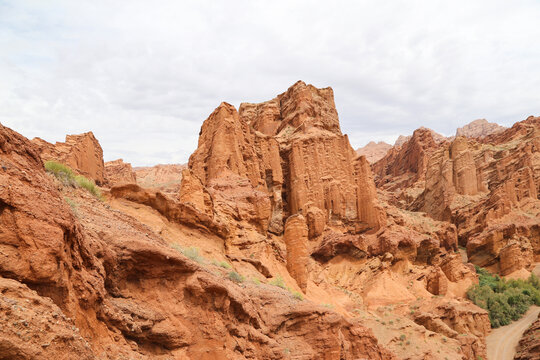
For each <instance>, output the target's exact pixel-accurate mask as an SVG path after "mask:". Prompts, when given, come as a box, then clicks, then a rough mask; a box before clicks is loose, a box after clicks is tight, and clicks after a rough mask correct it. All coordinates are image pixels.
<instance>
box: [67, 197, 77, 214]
mask: <svg viewBox="0 0 540 360" xmlns="http://www.w3.org/2000/svg"><path fill="white" fill-rule="evenodd" d="M64 200H65V201H66V202H67V203H68V205H69V206H70V207H71V212H72V213H73V215H75V216H77V217H78V216H79V211H78V207H79V205H78V204H77V203H76V202H75V201H73V200H72V199H70V198H68V197H67V196H64Z"/></svg>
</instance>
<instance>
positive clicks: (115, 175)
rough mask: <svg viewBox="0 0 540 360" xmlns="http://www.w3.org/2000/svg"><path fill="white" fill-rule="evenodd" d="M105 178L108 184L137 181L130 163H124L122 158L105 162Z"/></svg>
mask: <svg viewBox="0 0 540 360" xmlns="http://www.w3.org/2000/svg"><path fill="white" fill-rule="evenodd" d="M105 178H106V179H107V184H108V185H109V186H113V185H122V184H135V183H136V182H137V177H136V176H135V172H134V171H133V168H132V167H131V164H129V163H125V162H124V161H123V160H122V159H118V160H114V161H107V162H106V163H105Z"/></svg>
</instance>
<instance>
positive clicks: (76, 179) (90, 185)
mask: <svg viewBox="0 0 540 360" xmlns="http://www.w3.org/2000/svg"><path fill="white" fill-rule="evenodd" d="M45 171H47V172H48V173H49V174H52V175H54V177H56V178H57V179H58V180H59V181H60V182H61V183H62V184H64V186H74V187H80V188H84V189H86V190H88V192H89V193H90V194H92V195H94V196H95V197H97V198H98V199H100V200H101V199H102V196H101V191H100V190H99V187H97V186H96V184H95V183H94V181H92V180H90V179H87V178H85V177H84V176H82V175H77V176H75V173H74V172H73V170H71V168H70V167H69V166H66V165H64V164H61V163H59V162H56V161H52V160H51V161H46V162H45Z"/></svg>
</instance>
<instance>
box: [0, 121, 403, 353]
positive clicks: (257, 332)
mask: <svg viewBox="0 0 540 360" xmlns="http://www.w3.org/2000/svg"><path fill="white" fill-rule="evenodd" d="M0 164H1V167H0V292H1V293H2V297H1V298H0V313H1V314H2V316H1V317H0V318H1V320H0V322H1V325H2V326H0V335H1V341H0V350H1V351H0V352H1V354H2V356H3V357H5V358H17V359H35V358H49V357H52V356H54V357H57V358H60V359H68V358H73V357H76V358H78V359H94V358H95V359H105V358H137V359H155V358H183V359H205V358H208V359H210V358H211V359H231V358H239V359H242V358H257V359H265V358H273V359H284V358H287V357H288V355H287V354H288V353H290V354H291V355H290V356H294V357H304V358H323V357H324V358H326V359H330V360H334V359H335V360H338V359H354V358H370V359H394V358H395V356H393V355H392V354H391V353H389V352H388V351H386V350H384V349H382V348H381V347H380V345H379V344H378V342H377V340H376V339H375V338H374V336H373V334H372V332H371V331H370V330H368V329H367V328H365V327H364V326H362V325H361V323H360V322H359V321H357V320H354V319H351V320H348V319H346V318H344V317H343V316H342V315H339V314H338V313H336V312H335V311H332V310H329V309H327V308H324V307H321V306H319V305H317V304H314V303H313V302H309V301H299V300H297V299H295V298H293V297H292V296H291V295H290V294H289V293H288V292H286V291H284V290H283V291H282V290H281V289H279V288H276V287H272V286H269V285H264V286H256V285H254V284H250V283H247V282H246V283H244V284H241V286H240V285H238V284H236V283H235V282H233V281H231V280H228V279H227V278H225V277H223V276H221V275H220V274H216V273H215V272H212V271H209V270H208V269H206V268H205V267H204V265H203V264H199V263H197V262H196V261H193V260H190V259H189V258H188V257H186V256H184V255H183V253H182V252H180V251H177V250H176V249H174V248H172V247H171V246H169V245H168V244H167V243H166V241H165V240H164V239H163V238H162V237H161V236H160V235H159V234H158V233H157V232H154V231H153V230H152V229H151V228H150V227H149V226H147V225H144V224H142V223H140V222H139V221H137V220H135V218H134V217H132V216H130V215H127V214H125V213H123V212H121V211H118V210H115V209H112V208H111V207H110V206H109V205H108V204H105V203H103V202H102V201H100V200H98V199H96V198H94V197H93V196H91V195H89V194H87V193H86V192H85V191H83V190H81V189H75V188H71V187H66V188H62V187H61V186H62V185H61V183H60V182H55V179H54V178H52V177H50V176H48V175H47V174H46V173H45V171H44V169H43V164H42V161H41V159H40V156H39V153H38V150H37V149H36V147H35V146H34V145H32V143H30V142H29V141H28V140H27V139H25V138H23V137H22V136H20V135H18V134H16V133H14V132H13V131H11V130H9V129H7V128H5V127H3V126H1V125H0ZM59 189H61V190H62V191H63V193H60V191H59ZM113 193H114V194H117V195H121V196H122V197H126V198H127V197H129V198H131V199H133V201H134V202H137V201H140V202H141V203H144V204H150V206H153V207H154V206H155V208H157V209H161V211H163V212H164V213H168V211H169V210H171V209H172V210H174V207H172V206H171V205H170V204H169V203H168V202H167V199H166V198H165V197H164V196H162V195H159V194H158V193H151V192H147V191H145V190H144V189H141V188H140V187H137V185H135V184H128V185H124V186H123V187H116V188H113V189H111V194H113ZM67 196H70V197H71V200H70V203H71V204H68V202H67V200H65V197H66V198H67ZM180 218H184V216H180ZM304 230H305V231H304V234H305V236H306V237H307V228H305V229H304ZM306 241H307V240H306ZM44 330H45V331H44Z"/></svg>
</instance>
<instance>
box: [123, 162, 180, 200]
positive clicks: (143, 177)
mask: <svg viewBox="0 0 540 360" xmlns="http://www.w3.org/2000/svg"><path fill="white" fill-rule="evenodd" d="M186 167H187V165H186V164H160V165H155V166H146V167H144V166H143V167H136V168H134V169H133V170H134V171H135V176H136V178H137V184H138V185H140V186H141V187H143V188H146V189H154V190H158V191H161V192H164V193H167V194H176V193H178V190H179V189H180V184H181V182H182V171H183V170H184V169H185V168H186Z"/></svg>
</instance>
